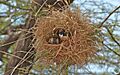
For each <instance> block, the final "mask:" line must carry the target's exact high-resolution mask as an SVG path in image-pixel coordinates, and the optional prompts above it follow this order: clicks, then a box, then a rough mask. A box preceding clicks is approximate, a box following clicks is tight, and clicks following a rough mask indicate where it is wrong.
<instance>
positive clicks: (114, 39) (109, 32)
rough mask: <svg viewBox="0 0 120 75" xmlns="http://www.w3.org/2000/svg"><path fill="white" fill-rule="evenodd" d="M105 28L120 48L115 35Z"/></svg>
mask: <svg viewBox="0 0 120 75" xmlns="http://www.w3.org/2000/svg"><path fill="white" fill-rule="evenodd" d="M105 28H106V29H107V31H108V33H109V34H110V36H111V38H112V40H113V41H114V42H115V43H116V44H117V45H118V46H119V47H120V43H119V42H118V41H117V40H116V39H115V37H114V36H113V34H112V33H111V32H110V30H109V29H108V28H107V27H105Z"/></svg>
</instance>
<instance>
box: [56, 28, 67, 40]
mask: <svg viewBox="0 0 120 75" xmlns="http://www.w3.org/2000/svg"><path fill="white" fill-rule="evenodd" d="M55 33H56V34H57V35H58V36H59V37H60V38H62V37H64V36H65V30H64V29H62V28H58V29H57V31H56V32H55Z"/></svg>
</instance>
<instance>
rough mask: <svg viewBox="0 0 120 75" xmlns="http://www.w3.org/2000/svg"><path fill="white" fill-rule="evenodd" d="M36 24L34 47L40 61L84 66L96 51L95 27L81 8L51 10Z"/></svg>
mask: <svg viewBox="0 0 120 75" xmlns="http://www.w3.org/2000/svg"><path fill="white" fill-rule="evenodd" d="M36 26H37V27H36V31H35V32H34V34H35V38H36V42H35V44H34V46H35V48H36V50H37V55H38V58H39V60H40V61H41V62H43V63H46V64H52V63H56V64H67V65H74V64H78V65H83V64H85V63H86V62H87V61H88V59H89V58H90V57H92V56H93V55H94V54H95V53H96V46H97V45H96V42H97V40H96V38H95V29H94V27H93V26H92V25H90V22H89V20H88V19H87V18H86V17H85V16H82V14H81V12H80V10H76V11H71V10H66V11H63V12H59V11H52V13H51V14H50V15H49V16H44V17H40V18H38V19H37V22H36ZM60 30H63V31H62V34H60V33H59V31H60ZM65 33H66V35H64V34H65ZM67 33H68V34H67ZM54 36H56V37H55V38H54V39H52V40H50V39H51V38H53V37H54ZM56 39H57V42H52V43H51V41H54V40H56Z"/></svg>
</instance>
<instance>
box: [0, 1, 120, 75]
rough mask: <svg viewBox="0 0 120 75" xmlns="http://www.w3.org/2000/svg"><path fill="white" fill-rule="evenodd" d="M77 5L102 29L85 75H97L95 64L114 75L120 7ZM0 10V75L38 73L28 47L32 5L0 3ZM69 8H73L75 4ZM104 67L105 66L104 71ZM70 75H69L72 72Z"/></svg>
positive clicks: (119, 61) (118, 63)
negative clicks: (97, 45)
mask: <svg viewBox="0 0 120 75" xmlns="http://www.w3.org/2000/svg"><path fill="white" fill-rule="evenodd" d="M78 3H80V6H81V7H80V8H81V11H82V12H83V13H84V14H85V15H87V16H88V17H89V18H90V19H91V23H92V24H95V25H96V26H98V27H99V26H100V27H101V32H100V37H98V38H99V39H100V41H101V42H102V46H100V48H99V50H98V52H97V53H96V57H95V58H93V60H94V61H91V62H89V63H88V65H87V66H84V67H83V68H81V69H82V70H83V71H84V72H85V73H90V74H96V73H95V72H94V71H92V69H91V68H90V67H91V64H94V65H96V66H97V65H98V66H100V67H101V68H102V69H103V70H104V69H105V71H106V72H107V71H108V72H110V71H109V69H110V68H111V67H112V70H113V72H114V70H115V72H118V73H119V71H120V70H119V68H120V67H119V66H120V51H119V49H120V43H119V40H120V38H119V37H120V34H119V28H120V23H119V20H120V16H119V15H120V10H119V8H120V6H116V7H115V6H114V5H112V4H110V3H107V2H99V1H90V0H85V1H80V0H78ZM0 6H1V7H0V39H1V41H0V44H1V45H0V60H1V61H2V62H4V63H3V64H2V65H1V66H0V67H1V71H0V72H1V74H3V71H2V70H5V71H4V74H5V75H10V74H11V75H18V74H23V75H28V74H31V75H32V74H34V73H35V72H37V73H39V72H38V71H37V70H36V69H35V68H36V67H32V66H33V65H34V63H35V62H34V61H33V59H34V54H35V51H34V48H32V44H31V43H32V42H33V41H34V39H33V34H32V33H31V32H30V31H31V30H30V29H31V28H32V26H33V25H34V23H35V17H34V16H33V14H35V11H34V12H33V10H31V9H32V7H31V2H30V1H29V0H26V1H23V0H15V1H12V0H1V1H0ZM71 6H72V8H76V4H72V5H71ZM90 8H91V9H90ZM31 14H32V15H31ZM107 15H108V16H107ZM91 60H92V59H91ZM6 64H7V65H6ZM5 65H6V68H5ZM88 66H89V67H88ZM104 66H107V68H105V67H104ZM76 68H77V69H74V70H75V71H74V74H75V73H79V72H78V70H79V69H80V68H79V66H76ZM30 70H31V71H30ZM32 70H34V71H32ZM83 71H81V72H80V73H82V72H83ZM40 73H41V72H40ZM69 73H72V71H70V72H69ZM104 73H105V72H104Z"/></svg>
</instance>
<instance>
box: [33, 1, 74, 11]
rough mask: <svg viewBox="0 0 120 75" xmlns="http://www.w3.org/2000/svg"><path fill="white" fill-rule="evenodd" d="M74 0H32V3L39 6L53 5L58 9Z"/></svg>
mask: <svg viewBox="0 0 120 75" xmlns="http://www.w3.org/2000/svg"><path fill="white" fill-rule="evenodd" d="M73 1H74V0H32V3H33V4H34V5H36V6H37V9H38V7H39V8H40V7H41V6H43V7H49V6H51V7H54V8H55V9H60V8H63V7H65V6H68V5H70V4H71V3H73Z"/></svg>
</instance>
